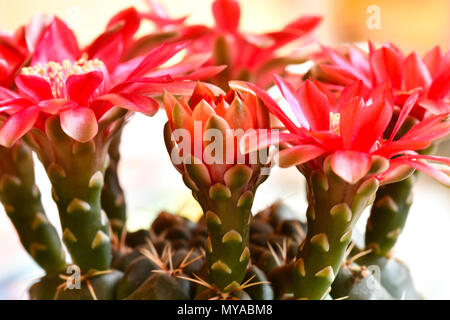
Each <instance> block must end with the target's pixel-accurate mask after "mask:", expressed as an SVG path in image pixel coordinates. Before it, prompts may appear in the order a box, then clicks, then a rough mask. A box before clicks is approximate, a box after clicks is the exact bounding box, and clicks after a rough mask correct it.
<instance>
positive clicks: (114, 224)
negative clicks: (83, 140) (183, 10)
mask: <svg viewBox="0 0 450 320" xmlns="http://www.w3.org/2000/svg"><path fill="white" fill-rule="evenodd" d="M120 139H121V133H120V132H119V133H118V135H117V136H116V137H115V138H114V139H113V140H112V141H111V145H110V147H109V150H108V154H109V164H108V168H106V172H105V179H104V180H105V181H104V183H105V184H104V186H103V190H102V208H103V210H105V212H106V215H107V216H108V218H109V221H110V223H111V228H112V231H113V232H114V233H115V234H116V235H117V237H118V238H119V239H120V236H121V235H122V231H123V229H124V228H125V227H126V225H125V224H126V220H127V208H126V203H125V195H124V192H123V190H122V187H121V185H120V182H119V177H118V172H117V166H118V164H119V160H120V152H119V146H120Z"/></svg>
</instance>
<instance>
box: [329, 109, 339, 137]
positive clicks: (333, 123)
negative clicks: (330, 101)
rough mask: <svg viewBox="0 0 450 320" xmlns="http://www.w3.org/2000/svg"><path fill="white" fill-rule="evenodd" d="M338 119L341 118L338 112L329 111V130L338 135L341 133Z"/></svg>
mask: <svg viewBox="0 0 450 320" xmlns="http://www.w3.org/2000/svg"><path fill="white" fill-rule="evenodd" d="M340 119H341V114H340V113H333V112H330V129H331V131H333V132H334V133H336V134H337V135H338V136H340V135H341V131H340V129H339V122H340Z"/></svg>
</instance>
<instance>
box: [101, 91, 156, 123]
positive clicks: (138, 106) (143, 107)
mask: <svg viewBox="0 0 450 320" xmlns="http://www.w3.org/2000/svg"><path fill="white" fill-rule="evenodd" d="M97 100H103V101H109V102H111V103H112V104H113V105H115V106H117V107H119V108H123V109H127V110H130V111H136V112H140V113H143V114H145V115H146V116H149V117H151V116H153V115H155V113H156V112H157V111H158V109H159V104H158V102H157V101H156V100H155V99H153V98H150V97H145V96H142V95H136V94H126V93H121V94H117V93H109V94H106V95H103V96H101V97H99V98H97Z"/></svg>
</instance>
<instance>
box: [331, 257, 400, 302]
mask: <svg viewBox="0 0 450 320" xmlns="http://www.w3.org/2000/svg"><path fill="white" fill-rule="evenodd" d="M331 295H332V296H333V298H335V299H339V298H345V299H348V300H394V298H393V297H392V296H391V295H390V294H389V292H388V291H387V290H386V289H385V288H384V287H383V286H382V285H381V283H380V282H379V280H378V279H377V278H376V276H375V275H374V274H372V272H371V271H370V270H368V269H367V268H366V267H361V266H359V265H357V264H355V263H353V264H350V265H347V264H345V265H344V266H342V268H341V269H340V270H339V274H338V275H337V277H336V279H335V280H334V282H333V285H332V291H331Z"/></svg>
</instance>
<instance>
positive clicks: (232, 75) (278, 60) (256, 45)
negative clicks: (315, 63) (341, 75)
mask: <svg viewBox="0 0 450 320" xmlns="http://www.w3.org/2000/svg"><path fill="white" fill-rule="evenodd" d="M211 9H212V13H213V16H214V21H215V25H214V26H213V27H211V28H210V27H205V26H186V25H185V24H184V23H183V20H182V19H177V20H172V21H170V20H169V21H167V15H166V14H164V15H163V16H161V14H160V15H159V19H156V17H157V16H158V15H157V14H156V13H157V12H160V13H161V8H160V7H158V9H155V8H154V9H153V10H152V13H153V14H151V15H150V18H151V19H152V20H153V21H154V20H155V19H156V20H158V21H161V20H163V21H165V22H166V25H167V24H168V25H171V27H170V28H169V30H173V31H174V32H179V33H180V35H179V36H180V37H184V38H192V39H193V43H192V44H191V46H190V50H191V51H192V52H201V53H205V52H206V53H213V57H212V59H211V60H210V61H209V63H210V64H211V65H227V66H228V68H227V69H226V70H225V71H224V72H221V73H220V74H218V75H216V76H214V77H211V78H209V79H208V80H209V81H210V82H212V83H214V84H216V85H218V86H219V87H221V88H223V89H227V88H228V81H230V80H247V81H253V82H255V83H256V84H258V85H260V86H263V87H267V86H268V85H270V84H271V76H270V75H271V72H277V73H282V72H283V71H284V68H285V67H286V66H287V65H289V64H295V63H299V62H302V61H304V60H305V57H301V56H299V55H298V54H296V55H294V54H293V55H290V56H279V55H277V53H276V51H277V50H278V49H280V48H283V47H284V46H286V45H287V44H290V43H293V42H294V41H297V40H300V39H303V40H304V39H305V38H307V37H308V36H310V35H311V33H312V31H313V30H314V29H316V28H317V26H318V25H319V24H320V22H321V20H322V19H321V17H319V16H314V15H310V16H302V17H299V18H297V19H296V20H294V21H293V22H291V23H289V24H288V25H286V26H285V27H284V28H282V29H281V30H277V31H274V32H268V33H263V34H250V33H244V32H242V31H240V30H239V20H240V17H241V8H240V5H239V2H238V1H236V0H215V1H214V2H213V4H212V7H211ZM148 16H149V15H147V17H148ZM163 17H165V19H162V18H163Z"/></svg>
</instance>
